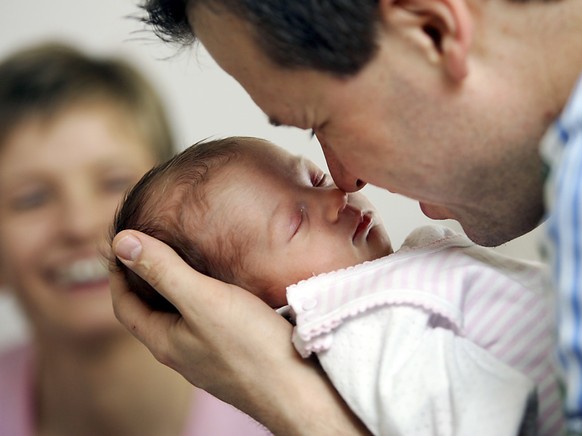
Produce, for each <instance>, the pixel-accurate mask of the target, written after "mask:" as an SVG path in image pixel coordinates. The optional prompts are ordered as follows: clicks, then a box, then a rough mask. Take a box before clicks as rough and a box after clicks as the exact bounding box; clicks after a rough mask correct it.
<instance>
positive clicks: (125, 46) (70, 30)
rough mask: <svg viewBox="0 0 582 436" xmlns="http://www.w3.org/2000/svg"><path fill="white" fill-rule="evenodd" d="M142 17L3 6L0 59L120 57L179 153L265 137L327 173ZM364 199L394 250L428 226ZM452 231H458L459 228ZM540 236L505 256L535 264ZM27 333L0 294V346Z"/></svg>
mask: <svg viewBox="0 0 582 436" xmlns="http://www.w3.org/2000/svg"><path fill="white" fill-rule="evenodd" d="M139 13H140V11H139V9H138V7H137V2H136V0H99V1H97V0H18V1H9V0H0V58H3V57H5V56H6V55H8V54H9V53H11V52H13V51H14V50H17V49H19V48H21V47H23V46H26V45H30V44H34V43H38V42H41V41H45V40H51V39H52V40H54V39H56V40H61V41H68V42H71V43H74V44H75V45H77V46H78V47H80V48H82V49H84V50H87V51H89V52H91V53H95V54H119V55H121V56H123V57H124V58H126V59H129V60H131V61H133V62H134V63H136V64H137V65H138V66H139V67H141V68H142V70H143V71H144V73H145V74H146V75H147V76H148V77H149V78H150V79H151V80H152V81H153V82H154V84H155V85H156V87H157V88H158V90H159V91H160V92H161V94H162V95H163V97H164V100H165V102H166V106H167V109H168V112H169V114H170V117H171V120H172V123H173V127H174V129H175V132H176V139H177V141H178V144H179V145H180V146H181V147H184V146H187V145H190V144H191V143H193V142H196V141H198V140H200V139H203V138H207V137H212V136H216V137H223V136H227V135H249V136H259V137H264V138H266V139H269V140H271V141H273V142H275V143H278V144H279V145H282V146H284V147H286V148H287V149H289V150H292V151H293V152H295V153H301V154H305V155H307V156H309V157H310V158H311V159H312V160H314V161H315V162H316V163H318V164H319V165H320V166H322V167H323V168H325V161H324V160H323V157H322V154H321V150H320V148H319V145H318V143H317V141H316V140H315V139H310V137H309V134H308V133H307V132H303V131H300V130H298V129H293V128H274V127H272V126H270V125H269V124H268V122H267V119H266V117H265V116H264V115H263V114H262V112H260V110H259V109H258V108H257V107H256V106H255V105H254V103H253V102H252V101H251V99H250V98H249V97H248V96H247V95H246V94H245V93H244V91H243V90H242V88H240V86H239V85H238V84H237V83H236V82H235V81H234V80H233V79H231V78H230V77H229V76H227V75H226V74H224V73H223V72H222V71H221V70H220V69H219V68H218V67H217V66H216V65H215V64H214V63H213V61H212V59H210V58H209V56H208V55H207V54H206V52H205V51H204V50H203V49H193V50H190V51H188V50H186V51H184V52H183V53H181V54H179V53H177V50H176V49H175V48H173V47H169V46H167V45H164V44H163V43H162V42H161V41H159V40H158V39H157V38H156V37H155V36H154V35H153V34H152V33H151V32H150V31H149V30H148V29H146V28H145V27H144V26H143V25H142V24H141V23H140V22H139V21H137V20H135V19H132V18H131V16H135V15H139ZM365 192H366V193H367V194H368V196H369V197H370V198H371V199H372V201H373V202H374V203H375V204H376V205H377V206H378V208H379V209H380V212H381V214H382V216H383V218H384V221H385V223H386V225H387V228H388V230H389V232H390V235H391V238H392V242H393V244H394V246H395V247H398V246H400V244H401V243H402V241H403V239H404V237H405V236H406V234H407V233H408V232H410V230H412V229H413V228H414V227H417V226H419V225H421V224H425V223H428V222H429V220H428V219H427V218H425V217H424V216H423V215H422V214H421V212H420V210H419V209H418V205H417V204H416V203H415V202H413V201H411V200H408V199H405V198H403V197H400V196H396V195H393V194H390V193H387V192H386V191H382V190H380V189H377V188H374V187H367V188H365ZM447 224H448V225H450V226H452V227H453V228H456V229H458V226H456V224H455V223H452V222H449V223H447ZM539 233H540V231H539V230H537V231H535V232H533V233H532V234H529V235H526V236H525V237H522V238H520V239H518V240H516V241H513V242H511V243H510V244H506V245H505V246H503V247H500V248H499V249H500V250H502V251H504V252H506V253H508V254H510V255H513V256H518V257H524V258H528V259H537V250H536V243H537V242H536V241H537V237H538V234H539ZM25 330H26V329H25V326H24V324H23V322H22V320H21V318H20V317H19V315H18V312H17V310H16V308H15V305H14V303H13V301H11V299H10V298H8V297H5V296H3V295H2V294H1V292H0V347H1V346H5V345H6V344H7V343H10V342H13V341H16V340H20V338H21V337H23V336H24V335H25Z"/></svg>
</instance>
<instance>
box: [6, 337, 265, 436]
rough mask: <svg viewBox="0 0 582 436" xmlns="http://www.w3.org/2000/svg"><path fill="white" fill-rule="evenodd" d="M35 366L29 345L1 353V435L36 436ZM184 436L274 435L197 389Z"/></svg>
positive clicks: (249, 418) (246, 416)
mask: <svg viewBox="0 0 582 436" xmlns="http://www.w3.org/2000/svg"><path fill="white" fill-rule="evenodd" d="M33 367H34V353H33V349H32V348H31V346H30V345H20V346H17V347H13V348H11V349H9V350H6V351H4V352H2V353H1V354H0V435H2V436H33V435H35V434H36V432H35V428H34V427H35V426H34V420H35V418H34V416H35V411H34V404H33ZM194 392H195V394H196V397H195V401H192V406H191V410H190V414H189V417H188V420H187V422H186V426H185V429H184V431H183V432H182V436H209V435H211V436H265V435H270V434H271V433H270V432H269V431H268V430H267V429H266V428H265V427H263V426H262V425H261V424H259V423H258V422H256V421H255V420H253V419H252V418H251V417H250V416H248V415H246V414H244V413H242V412H241V411H239V410H237V409H235V408H234V407H232V406H231V405H230V404H227V403H224V402H222V401H220V400H218V399H217V398H215V397H213V396H211V395H210V394H208V393H206V392H205V391H203V390H201V389H200V390H195V391H194Z"/></svg>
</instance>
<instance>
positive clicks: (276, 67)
mask: <svg viewBox="0 0 582 436" xmlns="http://www.w3.org/2000/svg"><path fill="white" fill-rule="evenodd" d="M186 3H187V4H186V5H184V4H183V2H181V1H165V2H158V1H150V2H147V4H146V8H147V9H148V11H149V13H150V15H149V19H150V22H151V23H152V24H153V25H154V27H155V28H156V29H157V30H158V32H159V33H160V34H161V35H162V36H164V37H165V38H170V39H178V40H181V41H182V42H184V43H189V42H191V41H193V40H194V39H198V40H199V41H200V42H201V43H202V44H203V45H204V46H205V48H206V49H207V50H208V51H209V53H210V54H211V55H212V56H213V57H214V59H215V60H216V61H217V63H218V64H219V65H220V66H221V67H222V68H223V69H224V70H225V71H226V72H228V73H229V74H231V75H232V76H233V77H234V78H235V79H236V80H237V81H238V82H239V83H240V84H241V85H242V86H243V87H244V88H245V89H246V91H247V92H248V93H249V94H250V96H251V97H252V98H253V100H254V101H255V102H256V103H257V105H258V106H260V107H261V109H263V111H264V112H265V113H266V114H267V115H268V116H269V117H270V119H271V120H272V122H273V123H274V124H285V125H294V126H297V127H301V128H306V129H313V131H314V132H315V134H316V135H317V137H318V139H319V141H320V143H321V145H322V148H323V151H324V153H325V156H326V159H327V162H328V165H329V167H330V171H331V173H332V176H333V178H334V180H335V182H336V183H337V185H338V186H339V187H340V188H342V189H344V190H346V191H354V190H357V189H359V188H361V187H362V186H363V185H364V184H365V183H367V182H369V183H372V184H374V185H377V186H381V187H384V188H386V189H388V190H390V191H392V192H397V193H399V194H402V195H406V196H408V197H411V198H413V199H416V200H418V201H419V203H420V206H421V208H422V210H423V212H424V213H425V214H426V215H427V216H428V217H430V218H434V219H443V218H453V219H456V220H458V221H459V222H460V223H461V225H462V226H463V229H464V230H465V232H466V233H467V235H468V236H469V237H470V238H471V239H473V240H474V241H475V242H477V243H479V244H481V245H489V246H494V245H498V244H501V243H503V242H505V241H508V240H511V239H513V238H515V237H517V236H520V235H522V234H524V233H526V232H528V231H529V230H531V229H533V228H534V227H536V226H537V225H538V224H539V223H540V221H541V220H542V218H543V214H544V202H543V195H542V193H543V186H544V181H545V180H546V175H547V166H546V165H545V164H544V162H543V160H542V159H541V158H540V142H541V140H542V137H543V136H544V134H545V132H546V131H550V133H548V136H547V140H546V142H547V143H556V142H558V143H560V144H565V145H566V146H567V147H565V148H567V149H572V148H573V146H572V144H573V143H574V144H575V143H576V141H578V144H579V146H578V148H581V147H582V144H580V141H581V140H580V139H579V138H580V135H579V134H576V132H579V131H580V125H581V124H582V121H581V118H582V115H581V114H580V112H582V110H578V111H577V110H576V104H575V103H574V104H573V107H574V109H570V110H567V113H568V114H571V113H572V112H574V115H569V116H568V117H567V120H568V123H566V124H565V127H564V128H555V127H553V125H552V123H553V121H554V120H556V119H557V117H558V116H559V115H560V113H561V112H562V110H563V109H564V108H565V107H566V105H567V102H568V100H569V98H570V95H571V93H572V91H573V89H574V87H575V84H576V82H577V80H578V77H579V76H580V74H581V72H582V3H580V2H579V1H576V0H557V1H538V0H529V1H527V0H526V1H519V2H518V1H515V2H512V1H509V0H493V1H485V0H401V1H391V0H379V1H368V2H355V1H354V2H350V1H342V2H321V1H319V2H317V1H306V2H285V1H275V0H270V1H261V2H251V1H226V0H224V1H212V2H210V1H209V0H198V1H195V0H191V1H189V2H186ZM573 95H574V97H573V98H575V95H576V94H573ZM571 106H572V105H571ZM562 124H563V123H560V122H558V124H557V125H558V126H561V125H562ZM552 132H557V134H553V133H552ZM553 139H555V141H552V140H553ZM544 149H545V150H548V149H549V150H556V149H561V148H560V147H559V146H558V147H553V148H552V147H551V146H550V145H546V146H544ZM546 155H548V156H549V157H551V158H552V159H551V161H550V160H549V159H547V160H548V163H549V164H550V165H551V166H550V169H551V170H552V173H551V177H550V178H549V179H548V180H550V181H551V182H552V183H553V182H554V181H555V182H556V183H555V184H556V185H557V190H554V188H553V187H552V186H553V185H551V184H548V194H549V196H550V197H555V200H552V204H554V201H555V204H556V207H555V208H554V207H553V208H552V209H550V210H548V212H549V215H550V223H556V224H554V225H552V226H551V228H552V229H554V232H553V234H552V236H553V239H552V240H553V241H554V242H555V244H553V245H552V246H551V247H550V248H551V252H552V253H555V254H556V256H555V259H557V260H558V262H555V268H554V282H555V286H556V287H557V290H558V292H559V295H560V299H561V300H562V301H564V302H565V303H564V304H563V305H561V312H560V313H561V320H560V322H561V323H562V325H561V326H560V334H561V337H560V340H561V343H562V344H563V349H562V350H561V352H562V353H561V355H560V356H561V361H562V363H563V364H564V368H565V369H566V370H567V372H566V382H567V390H568V395H567V397H566V400H567V403H566V412H567V417H568V418H571V422H570V429H571V430H572V431H576V432H582V393H581V392H582V382H581V381H580V380H582V371H581V369H580V368H581V366H582V365H581V362H582V352H580V345H579V342H580V340H579V339H578V335H579V333H580V332H582V327H578V323H579V322H580V321H579V320H578V315H577V313H578V309H579V308H578V306H577V305H578V301H577V298H574V299H573V298H572V297H573V296H574V297H577V296H579V295H580V288H579V287H580V286H581V285H580V283H581V282H582V280H579V281H577V280H576V277H577V276H576V275H575V274H578V273H579V271H581V270H582V264H580V261H578V258H577V257H576V253H577V252H578V251H577V250H578V247H580V249H581V250H582V237H581V236H579V235H578V234H577V233H574V234H573V235H572V234H570V233H568V236H567V237H566V238H564V237H561V234H562V232H565V231H566V229H565V226H564V225H562V224H563V222H562V221H560V218H559V217H556V216H555V215H556V214H554V211H558V210H565V211H566V212H567V211H571V210H574V211H577V210H578V208H579V207H580V203H579V202H576V201H575V198H574V199H572V198H570V199H568V202H567V203H564V202H563V201H562V200H563V197H564V195H563V189H562V188H561V187H563V186H564V185H567V186H571V185H572V184H573V185H574V186H582V181H580V182H579V183H576V182H568V183H565V182H561V180H562V178H561V176H560V174H561V173H562V172H563V171H562V168H563V167H564V164H563V163H562V161H563V159H559V158H557V157H559V156H565V158H564V159H565V160H566V162H568V163H569V164H570V165H573V164H574V162H576V161H575V159H574V158H575V155H572V154H571V153H564V154H563V153H553V152H551V151H550V152H547V153H546ZM581 160H582V159H581ZM581 167H582V163H581ZM579 172H580V170H578V172H577V171H576V167H574V169H571V170H570V171H569V173H572V174H574V175H576V174H578V173H579ZM572 195H575V193H574V194H572ZM561 204H565V206H562V207H561V206H560V205H561ZM573 205H574V206H573ZM560 207H561V208H560ZM563 215H564V214H563V213H560V215H559V216H563ZM579 224H582V218H581V219H580V221H577V220H576V217H574V218H572V219H571V220H570V221H569V225H568V228H573V229H576V228H577V225H579ZM124 236H127V234H125V235H124ZM135 237H137V238H139V240H140V241H141V242H142V243H143V244H146V245H145V250H144V251H142V252H140V253H139V256H137V257H134V258H135V259H137V260H138V261H137V262H136V263H132V264H130V265H131V266H133V267H134V268H136V271H137V272H139V273H141V274H143V275H144V276H145V277H146V278H148V279H150V280H152V281H154V285H157V286H156V287H157V288H158V289H159V290H160V291H161V292H162V293H164V295H166V297H168V298H170V299H171V300H172V302H175V301H174V300H176V301H178V302H179V300H184V301H183V302H182V303H181V306H182V309H183V310H181V313H182V315H183V316H184V317H185V318H184V319H182V318H180V320H181V321H182V322H183V321H185V320H187V322H186V324H187V325H189V326H190V329H196V332H195V333H193V334H191V335H190V336H187V337H186V336H184V331H185V329H181V330H180V332H181V333H180V336H179V335H178V333H176V332H172V333H166V332H168V328H169V327H168V324H171V321H172V319H171V318H170V317H165V318H163V320H164V324H162V321H161V318H160V317H159V316H158V315H156V318H157V319H156V321H158V322H154V321H153V320H151V321H148V323H147V324H146V321H147V320H146V319H145V318H146V315H148V314H149V313H148V312H147V311H146V310H145V309H144V308H143V307H141V306H139V305H138V303H137V302H136V301H135V300H134V299H132V298H131V297H130V296H129V294H127V293H125V292H123V290H122V287H121V285H118V286H117V287H116V292H115V295H114V296H115V307H116V310H117V313H118V316H119V317H120V319H121V320H122V321H123V322H124V323H125V324H126V325H128V326H130V327H132V328H133V330H134V332H135V334H136V335H137V336H138V337H139V338H140V339H142V341H144V342H145V343H146V344H147V345H148V346H149V347H150V349H152V351H153V352H154V354H155V355H157V356H158V358H161V359H162V360H164V361H166V362H167V363H170V364H171V365H172V366H173V367H175V368H176V369H178V370H179V371H180V372H182V373H183V374H184V375H186V376H187V378H189V379H190V381H192V382H193V383H194V384H200V383H202V384H204V381H203V380H201V379H202V378H203V375H202V373H204V371H202V373H198V374H191V372H192V371H193V369H192V367H191V365H193V363H194V360H193V358H192V355H195V356H197V357H198V358H201V357H202V356H203V355H204V353H203V352H202V347H201V345H200V341H201V338H204V337H206V338H209V336H205V332H206V333H208V334H210V332H208V329H204V331H200V329H201V328H202V322H203V320H204V322H205V323H208V322H211V319H210V318H212V319H214V320H215V322H218V321H216V320H218V318H217V316H214V317H212V316H209V315H208V314H204V315H201V314H198V313H197V311H198V310H199V308H198V307H197V308H196V309H194V308H193V306H195V304H194V302H192V304H190V303H189V302H187V301H186V297H181V295H182V294H184V295H186V289H189V290H190V291H191V289H192V287H195V288H197V289H199V290H198V292H199V294H200V295H198V297H199V298H200V301H197V302H196V305H197V306H202V307H207V306H204V305H203V301H204V299H206V298H207V296H206V293H207V292H209V289H208V288H209V287H217V288H219V289H223V292H226V290H225V289H224V286H221V285H220V284H217V283H214V282H213V283H207V281H208V279H202V278H200V277H199V276H197V275H196V274H195V273H194V272H192V271H191V270H186V269H185V268H184V267H183V266H182V264H181V263H180V262H179V261H177V260H173V258H172V257H171V255H170V254H162V253H165V252H158V253H154V252H153V248H152V247H153V245H154V244H155V242H154V241H150V240H149V239H146V238H145V237H143V236H142V235H139V234H135V233H134V234H133V236H130V237H129V238H125V239H122V238H123V236H121V237H120V238H118V239H117V240H116V242H120V241H124V242H129V241H130V240H133V241H134V242H135V241H136V240H135V239H130V238H135ZM565 240H566V241H568V242H569V243H570V242H571V243H572V244H571V245H572V247H573V248H572V247H568V248H569V250H570V251H569V252H567V253H563V251H562V249H561V247H562V245H563V242H564V241H565ZM136 247H141V246H140V245H138V246H136ZM156 247H157V244H156ZM552 247H553V248H552ZM120 248H121V247H120V246H118V245H116V249H117V250H118V251H117V254H118V255H119V254H121V252H120V251H119V250H120ZM137 250H138V248H136V249H135V250H134V253H133V254H134V255H135V254H138V252H137ZM125 254H126V255H128V253H127V252H126V253H125ZM122 257H123V256H122ZM172 262H173V263H174V264H172V266H171V267H170V264H171V263H172ZM573 272H574V273H575V274H573ZM169 276H171V278H170V277H169ZM564 276H566V277H564ZM170 280H171V281H172V282H176V281H178V280H179V283H181V286H182V287H183V289H182V290H179V287H178V286H177V285H175V284H173V285H170ZM225 298H228V301H230V303H229V304H232V302H233V301H236V302H237V303H236V304H239V299H241V298H242V297H241V298H239V293H238V292H237V293H233V292H231V293H230V294H229V296H228V297H225ZM240 303H241V304H242V300H241V301H240ZM178 305H180V304H178ZM189 306H192V307H189ZM221 307H222V309H221V310H224V311H225V312H223V313H222V315H223V316H225V315H229V316H230V317H229V318H228V319H229V322H228V323H227V322H226V321H224V319H223V320H222V321H221V327H220V328H221V329H222V330H221V332H222V333H223V334H224V332H225V331H227V330H228V331H229V332H230V333H229V334H228V335H226V334H224V336H220V335H218V334H216V333H215V334H216V336H212V338H213V341H218V338H220V341H224V340H225V338H227V339H228V340H230V341H232V342H233V344H234V343H238V347H239V348H241V349H242V346H241V345H240V343H239V342H240V341H241V339H240V338H239V337H237V336H236V334H235V330H236V329H237V328H238V327H237V322H235V321H236V320H235V319H233V313H232V309H230V311H229V310H228V309H226V308H225V307H226V303H225V304H224V305H223V306H221ZM572 308H573V309H572ZM566 309H567V310H566ZM580 309H582V307H581V308H580ZM256 310H257V311H258V312H257V313H263V312H260V311H259V309H258V307H257V309H256ZM245 312H247V313H249V308H247V310H246V311H245ZM214 315H217V314H216V313H215V314H214ZM239 317H240V316H239ZM239 322H241V321H240V319H239ZM254 322H255V323H261V324H262V330H263V331H264V330H265V329H269V327H266V325H267V323H269V321H267V316H266V314H265V317H261V318H260V321H259V315H257V317H255V318H254ZM563 324H566V326H564V325H563ZM269 325H270V326H274V325H275V321H274V320H273V322H272V323H271V324H269ZM182 326H183V325H182ZM162 329H163V330H162ZM257 330H260V329H257ZM162 331H164V333H161V332H162ZM238 332H239V334H240V332H241V330H240V329H239V330H238ZM255 334H258V333H255ZM253 337H254V336H253ZM249 338H250V337H249V336H248V334H247V336H246V340H250V339H249ZM279 338H280V339H277V340H278V341H282V340H284V339H283V337H282V336H279ZM174 342H175V343H174ZM259 342H260V341H258V340H256V341H255V342H253V346H252V347H251V346H250V345H248V346H249V350H251V349H252V350H254V351H252V352H248V353H249V354H250V355H252V354H255V355H256V353H260V352H261V351H260V350H263V352H264V353H266V352H267V349H268V348H267V347H265V348H261V346H260V345H259ZM263 345H264V344H263ZM253 347H256V348H253ZM282 348H283V347H281V348H280V349H281V350H282ZM179 349H182V350H183V351H182V352H180V351H179ZM186 349H187V350H188V352H189V353H191V355H190V357H188V356H187V355H186V354H187V353H186ZM214 350H215V354H214V355H213V354H210V355H213V357H214V358H217V359H219V360H222V361H224V364H225V366H226V367H230V366H231V365H232V364H228V363H227V362H228V361H229V358H228V357H227V356H226V355H225V353H226V351H220V350H219V345H218V344H214ZM222 350H226V348H222ZM270 353H273V350H272V348H271V350H270ZM234 354H238V351H237V352H235V353H234ZM241 355H244V353H242V351H241ZM170 356H171V357H170ZM239 358H241V357H240V356H239ZM174 359H175V360H174ZM232 359H233V360H231V362H234V361H235V360H234V358H232ZM239 362H240V360H239ZM243 362H245V363H244V364H243V365H242V367H244V368H245V372H247V371H248V374H247V377H249V378H248V379H246V380H245V381H246V382H249V383H250V380H251V379H253V380H255V381H257V380H258V374H259V372H258V366H259V365H257V364H256V362H252V361H251V358H250V357H249V360H248V361H245V360H243ZM188 366H190V369H188ZM289 371H290V372H292V371H291V370H290V369H289ZM221 374H222V373H221ZM224 374H229V375H232V374H230V373H228V371H227V370H225V372H224ZM253 374H256V376H254V375H253ZM293 374H294V372H293ZM234 377H235V380H239V381H240V383H239V382H237V388H236V390H237V393H236V394H230V395H233V396H234V397H235V398H232V401H231V402H233V403H235V404H236V405H237V406H240V403H245V404H246V407H248V410H246V411H247V412H249V413H250V414H251V415H254V416H256V417H259V418H260V419H263V420H266V419H270V421H269V424H268V426H269V425H271V428H272V429H276V428H277V426H278V423H279V422H283V421H284V420H285V419H284V417H283V416H284V415H288V413H289V410H285V411H284V412H282V410H283V408H282V407H278V406H277V405H276V404H274V403H271V404H270V405H269V406H271V407H269V409H270V410H269V411H266V410H264V409H265V406H262V409H263V410H258V409H261V405H260V404H256V403H259V402H258V401H257V402H256V403H255V402H254V401H253V400H252V399H249V398H246V396H245V395H244V394H243V393H242V392H243V391H242V389H243V387H244V383H243V382H242V380H240V377H237V376H234ZM288 379H289V380H291V379H294V375H288ZM289 384H291V383H289ZM223 389H225V388H221V387H216V386H214V391H215V392H216V393H217V394H219V396H225V395H226V394H224V393H223ZM318 404H323V400H322V401H321V402H318ZM326 404H331V402H330V403H326ZM300 408H301V406H300V405H297V403H295V404H294V405H293V412H295V411H297V410H299V409H300ZM323 413H325V412H323ZM265 416H267V417H268V418H266V417H265ZM321 416H324V414H322V415H321ZM310 422H311V421H310ZM327 422H330V421H329V420H327ZM290 428H291V429H292V427H287V429H290ZM291 432H292V431H291Z"/></svg>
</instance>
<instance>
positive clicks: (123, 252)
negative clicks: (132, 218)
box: [115, 236, 141, 260]
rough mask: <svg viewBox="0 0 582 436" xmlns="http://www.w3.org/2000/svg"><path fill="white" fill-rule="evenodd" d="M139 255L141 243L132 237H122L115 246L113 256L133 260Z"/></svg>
mask: <svg viewBox="0 0 582 436" xmlns="http://www.w3.org/2000/svg"><path fill="white" fill-rule="evenodd" d="M140 253H141V243H140V242H139V240H138V239H137V238H134V237H133V236H124V237H123V238H122V239H121V240H120V241H119V242H118V243H117V245H116V246H115V254H116V255H117V257H119V258H120V259H124V260H135V259H137V257H138V256H139V254H140Z"/></svg>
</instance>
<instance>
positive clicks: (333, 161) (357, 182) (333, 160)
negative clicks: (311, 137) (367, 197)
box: [318, 137, 366, 192]
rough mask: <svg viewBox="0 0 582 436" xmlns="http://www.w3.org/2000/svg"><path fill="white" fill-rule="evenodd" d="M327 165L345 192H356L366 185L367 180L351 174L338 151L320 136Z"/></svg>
mask: <svg viewBox="0 0 582 436" xmlns="http://www.w3.org/2000/svg"><path fill="white" fill-rule="evenodd" d="M318 140H319V143H320V144H321V149H322V150H323V154H324V156H325V160H326V162H327V167H328V168H329V172H330V174H331V177H332V178H333V181H334V182H335V184H336V185H337V187H338V188H340V189H341V190H342V191H344V192H356V191H359V190H360V189H362V188H363V187H364V186H366V182H365V181H363V180H362V179H358V178H357V177H355V176H354V175H353V174H351V173H350V172H349V171H348V170H347V169H346V167H344V166H343V164H342V163H341V162H340V160H339V159H338V157H337V155H336V153H335V152H334V151H333V150H332V149H331V148H329V147H328V146H327V144H326V143H325V140H323V139H321V138H319V137H318Z"/></svg>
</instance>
